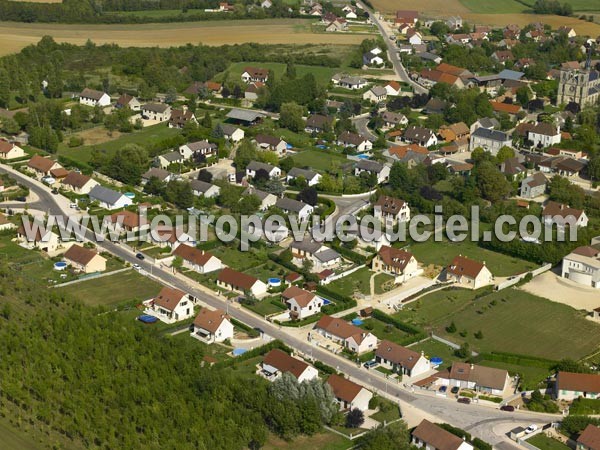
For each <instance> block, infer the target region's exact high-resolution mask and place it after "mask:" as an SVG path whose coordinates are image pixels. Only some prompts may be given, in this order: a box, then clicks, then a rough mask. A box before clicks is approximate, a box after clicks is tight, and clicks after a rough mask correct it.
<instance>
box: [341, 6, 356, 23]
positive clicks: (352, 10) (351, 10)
mask: <svg viewBox="0 0 600 450" xmlns="http://www.w3.org/2000/svg"><path fill="white" fill-rule="evenodd" d="M342 11H344V12H345V13H346V19H351V20H356V19H358V16H357V15H356V7H355V6H352V5H346V6H344V7H343V8H342Z"/></svg>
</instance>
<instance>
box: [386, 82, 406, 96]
mask: <svg viewBox="0 0 600 450" xmlns="http://www.w3.org/2000/svg"><path fill="white" fill-rule="evenodd" d="M384 87H385V90H386V92H387V95H391V96H394V97H395V96H398V95H400V93H401V92H402V86H401V85H400V83H398V82H397V81H388V84H386V85H385V86H384Z"/></svg>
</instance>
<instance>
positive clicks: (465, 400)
mask: <svg viewBox="0 0 600 450" xmlns="http://www.w3.org/2000/svg"><path fill="white" fill-rule="evenodd" d="M457 401H458V403H464V404H465V405H469V404H471V399H470V398H469V397H459V398H458V400H457Z"/></svg>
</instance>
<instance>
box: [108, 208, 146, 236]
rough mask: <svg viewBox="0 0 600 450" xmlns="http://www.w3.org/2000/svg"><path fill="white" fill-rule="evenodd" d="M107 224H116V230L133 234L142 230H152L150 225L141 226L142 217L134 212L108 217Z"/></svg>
mask: <svg viewBox="0 0 600 450" xmlns="http://www.w3.org/2000/svg"><path fill="white" fill-rule="evenodd" d="M104 220H105V222H109V223H113V224H115V225H116V226H115V229H116V230H118V231H119V232H120V231H123V230H124V231H130V232H133V233H137V232H138V231H140V230H141V229H142V228H144V229H148V228H150V224H149V223H146V224H144V225H143V226H142V225H141V224H140V215H139V214H137V213H134V212H132V211H127V210H123V211H119V212H116V213H114V214H111V215H110V216H109V217H106V218H105V219H104Z"/></svg>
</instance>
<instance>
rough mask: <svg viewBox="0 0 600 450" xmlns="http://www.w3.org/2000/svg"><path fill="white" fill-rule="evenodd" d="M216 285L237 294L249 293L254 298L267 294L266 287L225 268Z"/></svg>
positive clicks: (249, 277) (253, 279) (256, 280)
mask: <svg viewBox="0 0 600 450" xmlns="http://www.w3.org/2000/svg"><path fill="white" fill-rule="evenodd" d="M217 285H218V286H220V287H222V288H225V289H229V290H231V291H237V292H241V293H244V292H250V293H251V294H252V295H254V296H255V297H260V296H262V295H264V294H266V293H267V285H266V284H265V283H263V282H262V281H260V280H259V279H257V278H254V277H253V276H251V275H247V274H245V273H242V272H238V271H237V270H233V269H230V268H229V267H225V268H224V269H223V270H222V271H221V273H219V277H218V278H217Z"/></svg>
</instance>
